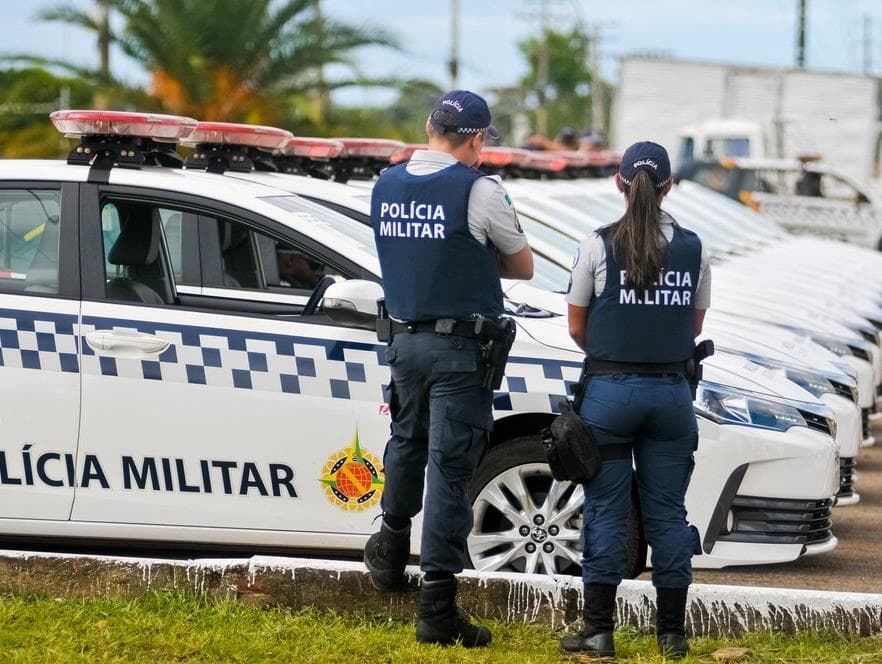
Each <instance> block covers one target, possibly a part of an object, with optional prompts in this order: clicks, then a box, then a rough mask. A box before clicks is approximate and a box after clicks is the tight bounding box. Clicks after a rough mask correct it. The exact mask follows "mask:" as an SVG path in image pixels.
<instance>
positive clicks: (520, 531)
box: [467, 435, 646, 578]
mask: <svg viewBox="0 0 882 664" xmlns="http://www.w3.org/2000/svg"><path fill="white" fill-rule="evenodd" d="M582 495H583V494H582V487H581V486H579V485H575V484H573V483H571V482H558V481H557V480H555V479H554V478H552V477H551V471H550V470H549V468H548V464H547V463H546V460H545V453H544V451H543V449H542V442H541V441H540V439H539V436H537V435H532V436H523V437H520V438H515V439H512V440H509V441H506V442H504V443H501V444H499V445H496V446H494V447H492V448H490V449H489V450H488V451H487V453H486V454H485V455H484V458H483V459H482V460H481V463H480V464H479V465H478V468H477V470H476V472H475V476H474V477H473V478H472V482H471V485H470V487H469V496H470V498H471V501H472V509H473V513H474V525H473V526H472V531H471V533H470V534H469V538H468V543H467V548H468V556H469V562H470V563H471V565H472V567H474V568H475V569H477V570H486V571H501V572H522V573H533V574H572V575H580V574H581V557H582V546H581V530H582ZM627 531H628V540H627V541H628V548H627V561H626V564H625V567H624V572H623V575H624V576H625V578H635V577H637V576H638V575H640V574H641V573H642V572H643V571H644V570H645V569H646V540H645V538H644V535H643V524H642V520H641V515H640V502H639V499H638V497H637V492H636V484H635V485H632V490H631V510H630V513H629V515H628V523H627Z"/></svg>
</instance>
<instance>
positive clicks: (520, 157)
mask: <svg viewBox="0 0 882 664" xmlns="http://www.w3.org/2000/svg"><path fill="white" fill-rule="evenodd" d="M529 158H530V151H529V150H522V149H521V148H501V147H487V148H484V149H483V150H481V163H482V164H486V165H487V166H493V167H494V168H506V167H510V166H523V165H524V164H526V163H527V161H528V160H529Z"/></svg>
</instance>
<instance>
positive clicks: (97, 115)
mask: <svg viewBox="0 0 882 664" xmlns="http://www.w3.org/2000/svg"><path fill="white" fill-rule="evenodd" d="M49 119H50V120H52V124H54V125H55V128H56V129H58V131H60V132H61V133H62V134H64V135H65V136H69V137H71V138H77V137H83V136H130V137H134V138H149V139H151V140H154V141H160V142H165V143H175V142H177V141H179V140H180V139H182V138H185V137H187V136H189V135H190V133H191V132H192V131H193V130H194V129H195V128H196V125H197V124H198V123H197V121H196V120H194V119H193V118H186V117H181V116H178V115H163V114H161V113H129V112H127V111H88V110H64V111H55V112H54V113H51V114H50V115H49Z"/></svg>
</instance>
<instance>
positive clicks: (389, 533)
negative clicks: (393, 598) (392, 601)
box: [364, 519, 410, 592]
mask: <svg viewBox="0 0 882 664" xmlns="http://www.w3.org/2000/svg"><path fill="white" fill-rule="evenodd" d="M409 557H410V524H409V523H408V524H407V525H406V526H405V527H404V528H401V529H399V530H396V529H394V528H392V527H390V526H389V525H388V524H387V523H386V520H385V519H383V522H382V524H381V525H380V532H377V533H374V534H373V535H371V536H370V538H368V541H367V544H366V545H365V547H364V564H365V566H366V567H367V568H368V571H369V572H370V573H371V583H372V584H373V586H374V588H376V589H377V590H380V591H382V592H395V591H401V590H404V589H405V588H406V587H407V582H406V581H405V578H404V567H405V565H407V559H408V558H409Z"/></svg>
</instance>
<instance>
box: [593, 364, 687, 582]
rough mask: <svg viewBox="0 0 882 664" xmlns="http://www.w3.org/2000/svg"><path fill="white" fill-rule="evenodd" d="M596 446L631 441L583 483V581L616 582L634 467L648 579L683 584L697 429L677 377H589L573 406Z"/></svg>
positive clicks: (622, 557)
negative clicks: (648, 552) (648, 550)
mask: <svg viewBox="0 0 882 664" xmlns="http://www.w3.org/2000/svg"><path fill="white" fill-rule="evenodd" d="M579 415H580V416H581V417H582V420H583V421H584V422H585V423H586V424H587V425H588V426H590V427H591V430H592V431H593V433H594V436H595V438H596V439H597V442H598V444H599V445H610V444H627V443H630V444H632V449H633V464H632V461H631V459H616V460H606V461H604V462H603V464H602V466H601V470H600V473H599V474H598V475H597V476H596V477H595V478H594V479H593V480H591V482H589V483H588V484H586V485H585V487H584V488H585V504H584V512H583V516H584V525H583V529H582V545H583V553H582V556H583V558H582V578H583V580H584V581H585V582H586V583H604V584H612V585H617V584H618V583H619V582H621V580H622V571H623V567H624V561H625V556H626V554H625V551H626V537H625V524H626V520H627V516H628V511H629V507H630V498H631V480H632V475H633V473H635V472H636V477H637V485H638V488H639V490H640V503H641V507H642V510H643V524H644V529H645V533H646V540H647V542H648V543H649V545H650V546H651V547H652V582H653V585H655V586H657V587H660V588H682V587H685V586H688V585H689V584H690V583H691V582H692V556H693V554H695V553H700V542H699V536H698V531H697V530H696V529H695V527H693V526H690V525H689V524H688V523H687V521H686V507H685V505H684V499H685V495H686V489H687V488H688V486H689V478H690V476H691V474H692V467H693V465H694V464H693V457H692V455H693V452H694V451H695V449H696V448H697V443H698V427H697V424H696V421H695V412H694V411H693V409H692V395H691V393H690V391H689V384H688V383H687V382H686V379H685V378H683V377H681V376H638V375H633V374H601V375H595V376H591V378H590V380H589V381H588V386H587V389H586V391H585V399H584V400H583V402H582V405H581V407H580V409H579Z"/></svg>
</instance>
